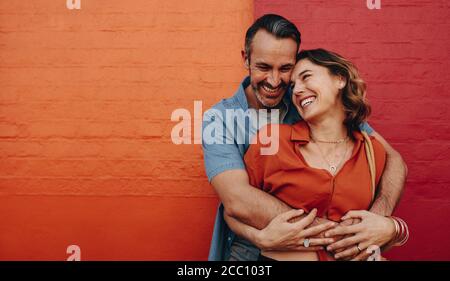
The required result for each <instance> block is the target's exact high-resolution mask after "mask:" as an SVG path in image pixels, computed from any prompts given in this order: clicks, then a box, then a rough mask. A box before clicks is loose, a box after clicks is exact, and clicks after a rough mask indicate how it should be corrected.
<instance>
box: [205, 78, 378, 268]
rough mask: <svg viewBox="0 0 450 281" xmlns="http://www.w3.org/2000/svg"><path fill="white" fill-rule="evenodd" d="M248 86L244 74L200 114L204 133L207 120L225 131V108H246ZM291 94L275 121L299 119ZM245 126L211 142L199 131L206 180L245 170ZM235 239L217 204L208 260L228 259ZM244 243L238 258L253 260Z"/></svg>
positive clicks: (250, 131) (248, 130)
mask: <svg viewBox="0 0 450 281" xmlns="http://www.w3.org/2000/svg"><path fill="white" fill-rule="evenodd" d="M249 85H250V77H246V78H245V79H244V80H243V82H242V83H241V85H240V87H239V88H238V90H237V92H236V93H235V94H234V96H232V97H230V98H228V99H223V100H222V101H220V102H219V103H217V104H215V105H214V106H213V107H212V108H211V109H210V110H208V111H206V112H205V114H204V116H203V132H205V129H207V127H208V126H211V123H214V122H219V123H222V124H223V126H224V127H225V130H227V128H226V126H225V120H226V117H225V116H226V115H227V110H236V109H241V110H243V111H247V110H248V109H249V107H248V103H247V98H246V96H245V88H247V87H248V86H249ZM291 96H292V93H291V91H290V90H288V91H287V92H286V93H285V95H284V97H283V104H284V105H285V107H286V108H285V112H284V114H281V117H280V120H279V122H280V123H284V124H294V123H296V122H297V121H299V120H300V119H301V118H300V115H299V114H298V112H297V109H296V108H295V107H294V105H293V104H292V102H291ZM218 119H219V120H218ZM216 124H217V123H216ZM247 125H248V126H245V125H244V126H239V124H238V125H237V126H234V128H233V130H236V131H237V133H236V134H231V136H230V135H227V134H225V133H223V134H219V135H216V138H217V137H219V138H223V143H211V141H210V140H209V141H208V140H206V139H205V134H202V135H203V140H202V147H203V155H204V161H205V169H206V175H207V176H208V180H209V181H210V182H211V180H212V179H213V177H214V176H216V175H218V174H220V173H222V172H225V171H228V170H235V169H243V170H245V164H244V160H243V158H244V154H245V152H246V151H247V149H248V147H249V144H250V141H249V140H250V139H251V137H252V136H253V135H254V134H255V133H256V131H257V128H256V127H254V126H252V125H251V122H250V124H247ZM361 130H364V131H366V132H367V133H369V134H371V133H372V132H373V130H372V128H371V127H370V126H369V125H368V124H367V123H364V124H363V125H362V126H361ZM233 136H234V137H233ZM238 136H245V138H243V140H244V142H243V143H241V142H240V141H237V140H236V137H238ZM230 138H234V139H230ZM235 239H236V235H235V234H234V233H233V232H232V231H231V229H230V228H229V227H228V225H227V224H226V222H225V220H224V218H223V205H222V204H220V205H219V208H218V211H217V214H216V219H215V223H214V230H213V235H212V240H211V246H210V250H209V256H208V260H210V261H223V260H228V259H229V257H230V249H231V246H232V244H233V242H234V240H235ZM241 240H242V239H241ZM244 241H245V240H244ZM245 242H246V243H244V247H245V248H246V251H245V252H246V253H245V255H244V256H243V257H242V259H243V260H256V259H257V258H258V255H259V249H258V248H256V247H255V246H254V245H252V244H251V243H250V242H248V241H245Z"/></svg>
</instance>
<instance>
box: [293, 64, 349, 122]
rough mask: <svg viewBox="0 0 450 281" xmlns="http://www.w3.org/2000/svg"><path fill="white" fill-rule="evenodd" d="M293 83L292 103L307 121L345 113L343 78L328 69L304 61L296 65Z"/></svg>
mask: <svg viewBox="0 0 450 281" xmlns="http://www.w3.org/2000/svg"><path fill="white" fill-rule="evenodd" d="M291 82H292V87H293V90H292V92H293V95H292V101H293V103H294V105H295V107H296V108H297V110H298V112H299V114H300V115H301V116H302V118H303V119H304V120H305V121H314V120H315V119H317V118H321V117H324V116H326V115H327V114H334V113H336V112H341V113H342V112H343V106H342V101H341V98H340V94H339V92H340V90H341V89H343V88H344V86H345V81H344V79H343V78H342V77H340V76H336V75H332V74H331V73H330V72H329V71H328V69H327V68H326V67H323V66H320V65H317V64H314V63H312V62H311V61H310V60H309V59H302V60H300V61H299V62H297V64H296V65H295V68H294V71H293V72H292V76H291Z"/></svg>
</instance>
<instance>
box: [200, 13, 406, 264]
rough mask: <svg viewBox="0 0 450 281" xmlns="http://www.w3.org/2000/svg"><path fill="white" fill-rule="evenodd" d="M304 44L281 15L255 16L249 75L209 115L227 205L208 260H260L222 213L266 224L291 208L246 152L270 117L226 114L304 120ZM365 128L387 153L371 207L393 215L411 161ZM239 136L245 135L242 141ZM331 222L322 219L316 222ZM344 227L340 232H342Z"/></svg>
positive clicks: (211, 174)
mask: <svg viewBox="0 0 450 281" xmlns="http://www.w3.org/2000/svg"><path fill="white" fill-rule="evenodd" d="M300 43H301V35H300V32H299V31H298V30H297V28H296V27H295V25H294V24H292V23H291V22H289V21H288V20H286V19H285V18H283V17H281V16H278V15H264V16H263V17H261V18H259V19H258V20H256V21H255V23H254V24H253V25H252V26H251V27H250V28H249V29H248V30H247V33H246V38H245V50H243V51H242V57H243V60H244V64H245V67H246V69H248V71H249V76H248V77H247V78H245V79H244V81H243V82H242V84H241V86H240V87H239V89H238V91H237V92H236V93H235V95H234V96H233V97H231V98H228V99H224V100H222V101H221V102H219V103H218V104H216V105H214V106H213V108H212V109H211V110H209V111H207V112H206V113H205V115H204V120H203V130H204V132H203V151H204V160H205V168H206V173H207V176H208V179H209V181H210V182H211V184H212V185H213V187H214V189H215V191H216V192H217V194H218V195H219V197H220V200H221V201H222V204H223V205H222V204H221V205H220V206H219V210H218V213H217V217H216V222H215V226H214V233H213V240H212V243H211V249H210V255H209V260H256V259H257V257H258V255H259V249H258V248H256V247H255V246H254V245H253V243H251V242H249V241H247V240H246V239H243V238H242V237H237V236H236V235H235V234H234V233H233V232H232V231H231V230H230V229H229V228H228V227H227V225H226V223H225V221H224V219H223V212H226V214H227V215H228V216H230V217H232V218H234V219H237V220H239V221H241V222H243V223H245V224H247V225H250V226H253V227H255V228H257V229H264V228H265V227H266V226H267V225H268V224H269V223H270V221H271V220H272V219H274V218H275V217H277V216H280V215H282V214H283V213H286V212H287V211H290V210H291V208H290V207H289V206H288V205H286V204H285V203H283V202H281V201H280V200H278V199H277V198H275V197H273V196H271V195H269V194H268V193H265V192H264V191H262V190H260V189H257V188H254V187H252V186H250V185H249V183H248V175H247V172H246V170H245V165H244V162H243V156H244V153H245V151H246V150H247V148H248V146H249V142H250V139H251V137H252V135H254V133H255V132H256V130H257V129H258V128H260V127H262V126H263V125H265V122H259V123H258V124H257V125H256V126H255V123H254V122H252V121H250V125H249V127H248V128H247V126H245V125H243V124H237V126H235V125H236V124H235V122H238V123H239V120H238V121H236V120H234V121H232V122H231V123H230V119H229V118H227V117H226V116H227V113H228V114H229V111H230V110H242V111H248V110H250V109H255V110H260V109H266V110H267V111H268V113H266V115H265V116H263V118H261V115H264V113H265V111H257V115H258V120H268V119H270V121H267V122H272V123H274V120H276V121H275V122H280V123H287V124H293V123H295V122H297V121H298V120H300V116H299V115H298V113H297V111H296V110H295V108H294V107H293V105H292V103H291V92H290V89H289V81H290V76H291V72H292V70H293V67H294V66H295V62H296V54H297V53H298V50H299V47H300ZM250 115H251V114H250ZM274 115H275V116H274ZM241 121H242V120H241ZM217 123H219V124H221V125H223V126H224V127H225V131H226V133H225V134H215V138H216V140H217V139H219V141H216V142H214V141H211V139H210V138H208V137H205V135H208V134H205V132H206V131H207V130H208V131H209V129H210V128H209V127H211V125H212V124H217ZM227 126H228V128H227ZM230 126H231V127H232V129H231V130H230V129H229V127H230ZM235 129H236V130H237V133H235ZM361 129H362V130H365V131H366V132H367V133H369V134H372V135H373V136H375V137H376V138H377V139H378V140H379V141H381V142H382V143H383V145H384V146H385V149H386V151H387V154H388V156H387V164H386V168H385V172H384V174H383V177H382V180H381V183H380V192H378V194H377V197H376V199H375V201H374V204H373V206H372V208H371V210H370V211H372V212H375V213H378V214H380V215H390V214H391V213H392V212H393V210H394V207H395V206H396V204H397V202H398V200H399V198H400V195H401V193H402V189H403V185H404V182H405V178H406V173H407V171H406V165H405V163H404V162H403V160H402V158H401V156H400V154H399V153H397V152H396V151H395V150H394V149H393V148H392V147H391V146H390V145H389V144H388V143H387V142H386V141H385V140H384V139H383V138H382V137H381V136H380V135H379V134H377V133H376V132H374V131H373V130H372V128H370V126H369V125H368V124H364V126H363V127H362V128H361ZM230 131H231V133H230ZM228 133H230V134H228ZM240 136H245V138H243V139H244V141H243V142H242V137H240ZM299 180H301V179H299ZM305 215H306V214H305ZM326 221H327V220H326V219H320V218H317V219H316V220H315V222H314V223H313V224H312V225H317V224H321V223H324V222H326ZM345 227H346V226H345V225H341V226H338V228H340V229H344V230H345ZM340 229H339V230H340ZM339 230H336V231H335V232H336V233H339ZM289 231H295V230H289ZM344 232H345V231H342V233H344ZM225 239H226V240H225ZM281 244H282V243H281ZM300 248H301V247H300ZM347 249H354V251H355V253H354V254H355V255H358V254H359V255H362V254H364V253H358V250H357V247H356V245H352V246H350V247H348V248H347ZM305 250H308V249H305Z"/></svg>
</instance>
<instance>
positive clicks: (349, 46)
mask: <svg viewBox="0 0 450 281" xmlns="http://www.w3.org/2000/svg"><path fill="white" fill-rule="evenodd" d="M254 5H255V17H258V16H261V15H262V14H265V13H278V14H281V15H283V16H285V17H287V18H289V19H291V20H292V21H293V22H295V23H296V24H297V25H298V27H299V29H300V30H301V33H302V36H303V44H302V48H303V49H309V48H317V47H323V48H327V49H330V50H334V51H337V52H338V53H340V54H342V55H344V56H346V57H348V58H350V59H351V60H352V61H353V62H355V63H356V65H357V66H358V67H359V69H360V71H361V72H362V75H363V78H365V80H366V82H367V83H368V97H369V100H370V102H371V104H372V106H373V115H372V117H371V119H370V123H371V124H372V126H373V127H374V128H375V129H376V130H377V131H378V132H380V133H381V134H382V135H383V136H384V137H385V138H386V139H388V140H389V142H390V143H391V144H392V145H394V146H395V148H397V149H398V150H399V151H400V152H401V154H402V155H403V156H404V158H405V159H406V162H407V164H408V168H409V178H408V182H407V186H406V192H405V194H404V195H403V198H402V201H401V203H400V205H399V208H398V210H397V211H396V214H397V215H398V216H401V217H402V218H404V219H405V220H406V221H407V222H408V224H409V227H410V230H411V238H410V241H409V242H408V243H407V245H405V246H403V247H401V248H397V249H395V250H393V251H392V252H391V253H389V254H388V255H387V256H388V258H391V259H394V260H396V259H402V260H450V240H449V239H448V237H450V173H449V172H448V169H449V167H450V130H449V120H450V111H449V108H450V91H449V90H448V88H449V87H448V85H447V84H448V83H449V81H450V72H449V69H450V33H449V30H450V4H449V2H448V1H446V0H436V1H417V0H389V1H386V0H381V9H379V10H369V9H368V8H367V6H366V0H342V1H309V0H296V1H289V0H255V4H254Z"/></svg>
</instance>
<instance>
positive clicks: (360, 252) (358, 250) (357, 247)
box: [356, 245, 362, 253]
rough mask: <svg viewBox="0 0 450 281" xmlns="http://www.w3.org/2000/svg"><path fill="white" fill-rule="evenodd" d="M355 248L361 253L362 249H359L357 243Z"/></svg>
mask: <svg viewBox="0 0 450 281" xmlns="http://www.w3.org/2000/svg"><path fill="white" fill-rule="evenodd" d="M356 248H357V249H358V251H359V252H360V253H361V252H362V250H361V248H360V247H359V245H356Z"/></svg>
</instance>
